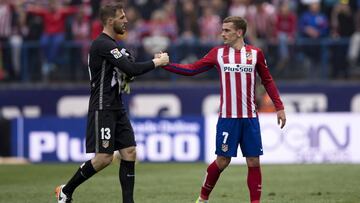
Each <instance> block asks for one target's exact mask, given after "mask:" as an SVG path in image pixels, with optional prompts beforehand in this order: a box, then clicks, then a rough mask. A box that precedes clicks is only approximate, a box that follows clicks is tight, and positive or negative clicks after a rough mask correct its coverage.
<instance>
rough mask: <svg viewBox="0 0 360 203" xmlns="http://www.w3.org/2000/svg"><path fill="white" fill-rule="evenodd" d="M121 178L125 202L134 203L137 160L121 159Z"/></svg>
mask: <svg viewBox="0 0 360 203" xmlns="http://www.w3.org/2000/svg"><path fill="white" fill-rule="evenodd" d="M119 179H120V184H121V189H122V197H123V203H134V184H135V161H125V160H121V163H120V169H119Z"/></svg>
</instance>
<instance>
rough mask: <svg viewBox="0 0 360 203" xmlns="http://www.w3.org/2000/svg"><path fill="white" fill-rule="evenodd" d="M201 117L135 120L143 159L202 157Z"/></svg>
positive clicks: (200, 159)
mask: <svg viewBox="0 0 360 203" xmlns="http://www.w3.org/2000/svg"><path fill="white" fill-rule="evenodd" d="M202 123H203V121H202V119H200V118H198V119H195V120H194V119H190V120H189V119H186V120H183V119H166V120H159V119H151V120H135V121H133V122H132V125H133V128H134V131H135V137H136V143H137V156H138V159H139V160H140V161H153V162H167V161H177V162H193V161H202V160H203V143H204V142H203V137H204V136H203V124H202Z"/></svg>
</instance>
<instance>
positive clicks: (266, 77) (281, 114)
mask: <svg viewBox="0 0 360 203" xmlns="http://www.w3.org/2000/svg"><path fill="white" fill-rule="evenodd" d="M256 70H257V73H258V74H259V76H260V78H261V83H262V84H263V85H264V87H265V90H266V92H267V93H268V95H269V96H270V98H271V100H272V102H273V103H274V105H275V108H276V112H277V121H278V124H279V125H280V127H281V128H283V127H284V126H285V123H286V115H285V111H284V105H283V103H282V101H281V99H280V95H279V91H278V89H277V87H276V85H275V82H274V80H273V78H272V77H271V74H270V71H269V68H268V67H267V64H266V60H265V57H264V54H263V52H262V51H261V50H258V53H257V62H256Z"/></svg>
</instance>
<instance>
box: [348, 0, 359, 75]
mask: <svg viewBox="0 0 360 203" xmlns="http://www.w3.org/2000/svg"><path fill="white" fill-rule="evenodd" d="M353 4H355V5H353V6H352V7H353V8H355V11H354V12H355V14H354V21H355V32H354V33H353V34H352V35H351V38H350V43H349V51H348V56H347V60H348V62H349V64H350V69H351V71H352V72H354V73H356V72H357V73H358V74H359V75H360V69H359V68H358V67H357V65H358V62H359V61H358V60H359V55H360V1H356V2H354V3H353Z"/></svg>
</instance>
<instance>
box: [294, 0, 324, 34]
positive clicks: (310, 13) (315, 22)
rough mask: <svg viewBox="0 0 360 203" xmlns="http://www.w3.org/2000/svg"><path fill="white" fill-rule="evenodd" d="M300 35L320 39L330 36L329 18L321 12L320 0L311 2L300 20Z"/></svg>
mask: <svg viewBox="0 0 360 203" xmlns="http://www.w3.org/2000/svg"><path fill="white" fill-rule="evenodd" d="M299 23H300V24H299V29H300V35H301V36H302V37H305V38H310V39H319V38H321V37H326V36H328V32H329V22H328V18H327V17H326V16H325V15H324V14H323V13H321V7H320V3H319V0H318V1H315V2H313V3H310V4H309V7H308V10H307V11H305V12H304V13H303V14H302V15H301V17H300V21H299Z"/></svg>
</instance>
